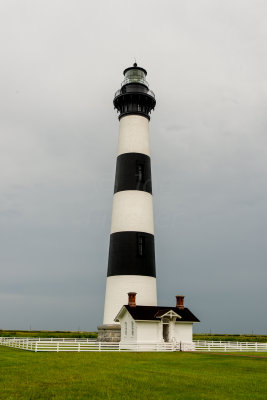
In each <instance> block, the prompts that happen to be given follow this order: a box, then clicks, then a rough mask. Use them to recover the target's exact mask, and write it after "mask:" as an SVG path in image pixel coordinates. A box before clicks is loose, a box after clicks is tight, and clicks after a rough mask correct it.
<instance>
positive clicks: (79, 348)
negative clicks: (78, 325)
mask: <svg viewBox="0 0 267 400" xmlns="http://www.w3.org/2000/svg"><path fill="white" fill-rule="evenodd" d="M78 351H81V343H80V342H79V343H78Z"/></svg>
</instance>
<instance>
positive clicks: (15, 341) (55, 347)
mask: <svg viewBox="0 0 267 400" xmlns="http://www.w3.org/2000/svg"><path fill="white" fill-rule="evenodd" d="M0 345H2V346H8V347H13V348H16V349H23V350H29V351H35V352H40V351H54V352H60V351H75V352H76V351H78V352H84V351H87V352H88V351H122V352H123V351H135V352H136V351H142V352H143V351H152V352H173V351H197V352H237V351H238V352H240V351H241V352H267V343H255V342H224V341H200V340H194V341H193V342H171V343H138V344H135V343H123V344H122V343H111V342H97V341H96V340H95V339H80V338H16V337H15V338H10V337H2V338H0Z"/></svg>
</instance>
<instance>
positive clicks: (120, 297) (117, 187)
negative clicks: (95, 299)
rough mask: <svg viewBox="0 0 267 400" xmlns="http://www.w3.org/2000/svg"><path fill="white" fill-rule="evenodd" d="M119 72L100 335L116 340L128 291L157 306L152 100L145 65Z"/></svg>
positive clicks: (148, 303) (102, 337)
mask: <svg viewBox="0 0 267 400" xmlns="http://www.w3.org/2000/svg"><path fill="white" fill-rule="evenodd" d="M123 74H124V80H123V82H122V84H121V88H120V89H119V90H117V92H116V93H115V97H114V101H113V104H114V107H115V108H116V109H117V112H118V113H119V116H118V117H119V140H118V149H117V162H116V174H115V184H114V195H113V209H112V219H111V230H110V244H109V257H108V269H107V281H106V295H105V306H104V320H103V326H101V327H98V330H99V339H100V340H119V336H120V333H119V331H120V326H119V324H118V323H117V324H116V323H115V322H114V319H115V317H116V315H117V314H118V312H119V310H120V309H121V307H122V306H123V305H124V304H127V302H128V293H129V292H132V293H138V300H139V302H140V304H142V305H145V306H156V305H157V286H156V267H155V247H154V218H153V196H152V180H151V158H150V137H149V121H150V113H151V111H152V110H153V109H154V108H155V105H156V100H155V95H154V93H153V92H152V91H151V90H150V89H149V86H148V82H147V80H146V75H147V72H146V70H145V69H144V68H141V67H139V66H138V65H137V64H136V63H134V65H133V66H132V67H129V68H126V69H125V70H124V72H123ZM116 337H117V339H116Z"/></svg>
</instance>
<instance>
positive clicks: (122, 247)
mask: <svg viewBox="0 0 267 400" xmlns="http://www.w3.org/2000/svg"><path fill="white" fill-rule="evenodd" d="M113 275H144V276H152V277H156V267H155V249H154V235H151V234H150V233H146V232H130V231H129V232H128V231H127V232H116V233H112V234H111V235H110V245H109V262H108V273H107V276H113Z"/></svg>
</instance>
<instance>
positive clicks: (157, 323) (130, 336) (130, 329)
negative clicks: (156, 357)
mask: <svg viewBox="0 0 267 400" xmlns="http://www.w3.org/2000/svg"><path fill="white" fill-rule="evenodd" d="M135 297H136V293H133V292H130V293H128V305H124V306H122V308H121V309H120V311H119V313H118V314H117V316H116V318H115V320H114V321H115V322H117V323H118V322H119V323H120V325H121V342H120V343H162V342H173V341H175V342H180V341H181V342H192V340H193V323H194V322H199V319H198V318H197V317H195V315H194V314H192V313H191V311H190V310H189V309H188V308H185V307H184V296H176V307H159V306H141V305H140V306H139V305H136V301H135Z"/></svg>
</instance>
